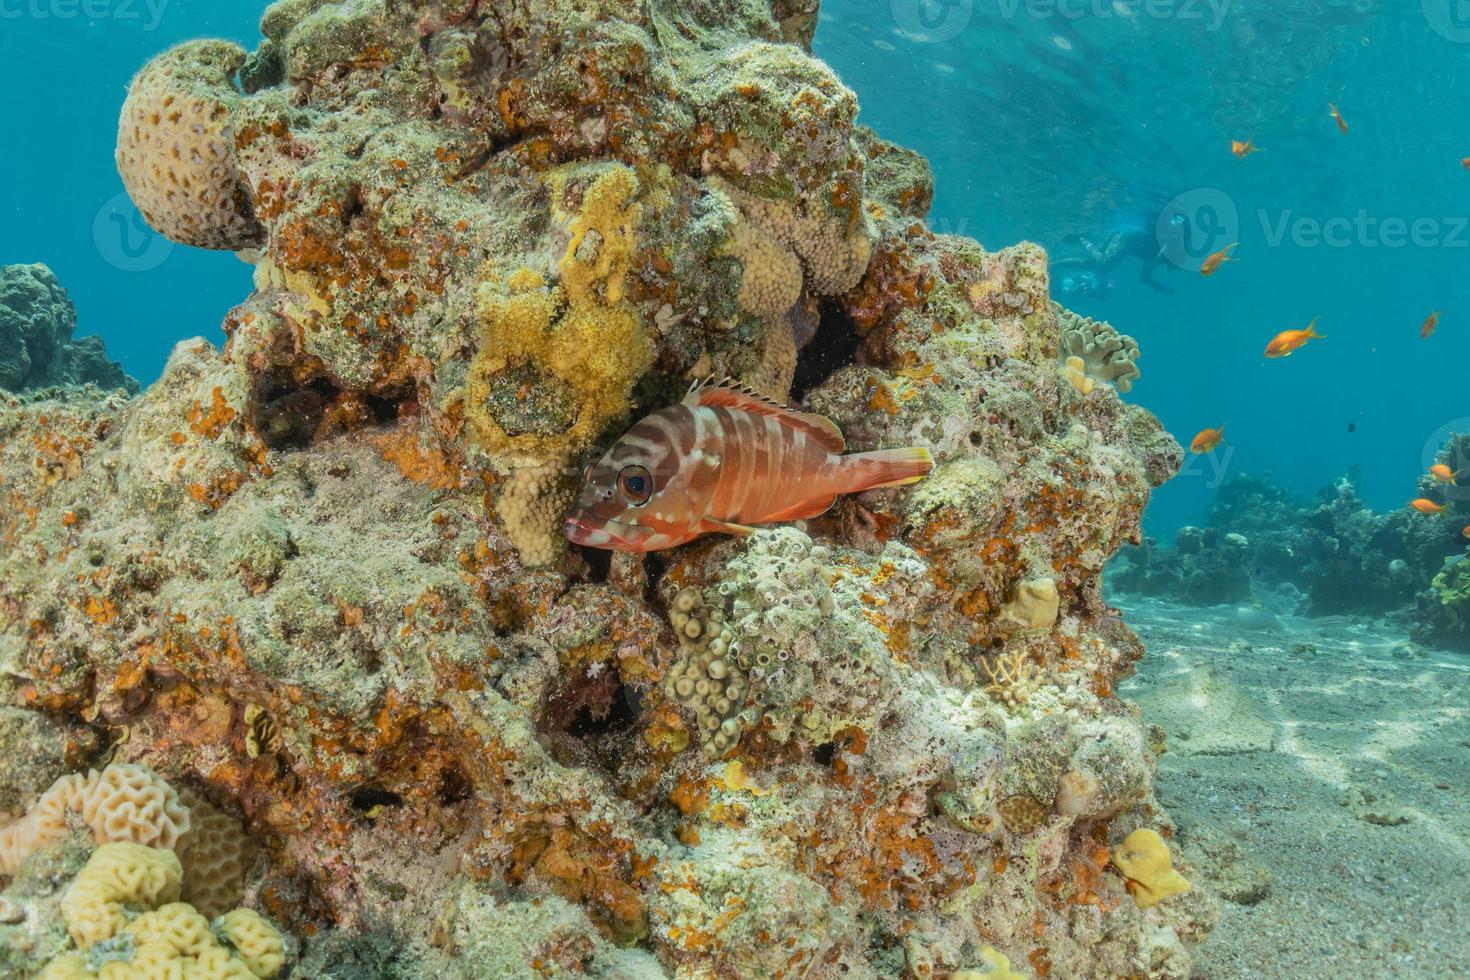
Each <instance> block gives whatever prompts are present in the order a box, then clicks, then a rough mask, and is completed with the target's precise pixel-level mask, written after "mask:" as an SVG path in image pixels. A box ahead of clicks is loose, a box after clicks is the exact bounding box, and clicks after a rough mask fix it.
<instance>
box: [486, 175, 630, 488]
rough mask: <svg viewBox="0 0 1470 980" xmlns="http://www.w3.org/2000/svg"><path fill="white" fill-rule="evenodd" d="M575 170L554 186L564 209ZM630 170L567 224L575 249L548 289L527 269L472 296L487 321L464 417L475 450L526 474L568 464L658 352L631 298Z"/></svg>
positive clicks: (601, 187) (600, 181) (589, 192)
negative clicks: (532, 468)
mask: <svg viewBox="0 0 1470 980" xmlns="http://www.w3.org/2000/svg"><path fill="white" fill-rule="evenodd" d="M573 176H574V174H573V173H572V172H559V173H558V174H557V175H555V176H553V178H552V185H553V190H554V191H555V192H556V193H555V197H556V199H557V200H565V199H566V198H567V196H568V194H569V192H570V181H571V179H572V177H573ZM637 191H638V180H637V177H636V176H635V175H634V173H633V171H632V170H630V169H628V168H627V167H623V166H615V167H612V168H609V169H607V170H605V171H604V172H602V173H601V175H600V176H598V177H597V178H596V179H595V180H593V181H592V183H591V185H590V186H588V187H587V189H586V191H585V192H584V193H583V195H582V199H581V208H580V210H579V211H578V212H577V213H576V214H575V215H573V216H572V217H571V218H570V222H569V230H570V232H571V240H570V242H569V243H568V245H567V251H566V254H565V255H564V256H563V257H562V259H561V262H560V263H559V265H558V270H557V271H558V274H559V276H560V281H559V282H556V283H552V284H547V283H545V282H544V281H543V279H542V277H541V275H540V274H538V273H536V272H535V271H534V270H531V269H529V268H522V269H518V270H516V271H515V272H513V273H511V274H510V275H508V276H505V277H503V278H501V277H493V278H491V279H490V280H489V281H487V282H486V283H485V284H484V285H482V286H481V287H480V291H479V294H478V296H477V300H478V304H479V315H480V320H481V323H482V324H483V331H484V332H483V334H482V336H481V339H480V350H479V353H478V354H477V355H476V357H475V359H474V361H473V362H472V363H471V365H470V372H469V379H468V382H467V384H466V389H465V400H466V405H465V415H466V418H467V419H468V420H469V424H470V428H471V432H472V434H473V436H474V438H475V441H476V442H477V443H478V444H479V446H480V447H481V448H482V449H484V450H485V451H486V452H487V453H489V454H490V455H492V456H499V457H502V458H503V459H504V460H505V461H506V462H510V463H512V464H519V465H530V466H541V465H544V464H547V463H552V462H558V461H562V460H565V459H566V458H567V457H568V456H569V455H571V454H572V453H574V452H576V451H577V450H579V449H582V448H584V447H585V446H587V445H590V444H591V442H592V441H593V439H595V438H596V437H597V435H598V434H599V433H600V432H601V430H602V429H603V427H604V426H606V425H607V424H608V423H609V422H611V421H612V420H613V419H615V418H616V417H618V416H619V415H620V414H622V413H623V412H624V411H626V409H627V407H628V397H629V394H630V392H631V391H632V388H633V384H634V382H635V381H637V380H638V377H639V376H640V375H641V374H642V373H643V372H644V370H646V369H647V367H648V364H649V362H650V361H651V359H652V357H653V353H652V349H651V348H650V346H649V343H648V340H647V338H646V337H645V336H644V334H643V330H642V328H641V327H640V325H639V321H638V317H637V315H636V314H635V312H634V311H633V308H632V306H631V305H630V304H629V303H628V302H627V301H626V300H625V299H624V292H625V290H626V279H627V274H628V270H629V268H630V266H631V264H632V258H633V248H634V245H635V241H636V230H637V221H638V206H637V205H636V204H635V203H633V197H634V195H635V194H636V193H637Z"/></svg>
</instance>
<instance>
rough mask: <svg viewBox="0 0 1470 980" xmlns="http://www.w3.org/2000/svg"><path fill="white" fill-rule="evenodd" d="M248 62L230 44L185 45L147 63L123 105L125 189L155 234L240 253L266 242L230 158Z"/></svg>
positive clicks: (120, 140)
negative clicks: (239, 75)
mask: <svg viewBox="0 0 1470 980" xmlns="http://www.w3.org/2000/svg"><path fill="white" fill-rule="evenodd" d="M245 58H246V55H245V51H244V49H243V48H241V47H240V46H239V45H236V44H232V43H230V42H229V41H189V42H187V43H185V44H181V45H178V46H177V47H175V48H172V49H170V50H169V51H166V52H164V53H163V54H161V55H159V56H158V57H156V58H154V59H153V60H152V61H150V62H148V64H147V65H145V66H144V67H143V70H142V71H140V72H139V73H138V75H137V77H136V78H134V79H133V84H132V87H131V88H130V89H129V90H128V97H127V99H126V100H125V101H124V102H123V108H122V117H121V119H119V121H118V130H117V169H118V173H120V174H121V175H122V180H123V186H124V187H126V188H127V191H128V195H129V196H130V197H131V198H132V199H133V203H134V204H135V205H137V207H138V210H139V211H140V212H142V214H143V217H144V218H146V219H147V220H148V223H149V224H150V225H152V226H153V227H154V229H156V230H157V231H159V232H160V233H162V234H163V235H165V236H166V237H168V238H171V239H173V240H174V241H176V242H180V243H182V244H184V245H196V246H198V247H200V248H213V249H229V250H232V251H237V250H239V249H243V248H249V247H251V246H255V245H260V244H262V243H263V242H264V241H265V229H264V228H262V227H261V225H260V223H259V222H258V221H257V220H256V219H255V212H254V209H253V207H252V205H251V200H250V193H249V191H248V189H247V187H246V185H245V182H244V180H243V179H242V177H241V174H240V171H239V168H238V166H237V163H236V159H235V133H234V125H233V123H232V115H233V113H234V110H235V107H236V106H237V105H239V102H240V93H239V91H238V90H237V89H236V87H235V80H234V78H235V73H236V72H237V71H239V69H240V66H241V65H242V64H244V63H245Z"/></svg>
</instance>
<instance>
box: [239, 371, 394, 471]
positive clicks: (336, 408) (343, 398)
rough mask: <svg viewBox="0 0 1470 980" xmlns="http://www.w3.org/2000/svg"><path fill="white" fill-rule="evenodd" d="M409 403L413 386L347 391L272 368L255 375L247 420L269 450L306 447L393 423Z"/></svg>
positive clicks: (322, 380)
mask: <svg viewBox="0 0 1470 980" xmlns="http://www.w3.org/2000/svg"><path fill="white" fill-rule="evenodd" d="M413 402H414V393H413V389H412V387H405V388H402V389H396V390H393V391H387V392H380V393H376V394H367V393H357V392H349V391H343V390H342V388H341V387H340V386H339V385H337V384H336V383H335V382H334V381H332V379H331V378H328V377H326V376H324V375H317V376H315V377H312V378H308V379H306V380H304V381H302V380H298V379H297V378H295V377H294V376H293V375H292V374H291V373H290V372H289V371H287V370H285V369H276V370H273V371H267V372H265V373H264V374H262V375H261V376H260V377H259V378H258V379H256V382H255V388H254V391H253V392H252V394H251V399H250V403H251V405H252V406H253V411H252V418H251V423H252V425H253V426H254V427H255V431H256V432H258V433H260V438H261V439H262V440H263V441H264V442H265V444H266V446H267V447H269V448H270V449H273V450H276V451H287V450H295V449H306V448H308V447H310V446H311V445H313V444H314V443H316V442H318V441H320V440H321V439H323V438H326V437H327V436H330V435H332V434H334V433H336V432H339V431H343V430H346V429H357V428H362V427H364V426H368V427H375V426H383V425H389V424H392V423H393V422H396V421H397V420H398V418H399V417H400V416H401V415H402V414H404V413H405V411H406V410H411V409H412V406H413Z"/></svg>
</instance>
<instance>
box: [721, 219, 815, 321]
mask: <svg viewBox="0 0 1470 980" xmlns="http://www.w3.org/2000/svg"><path fill="white" fill-rule="evenodd" d="M730 254H732V255H733V256H735V258H737V259H739V260H740V266H741V270H742V271H741V276H740V294H739V296H738V297H737V298H736V299H737V304H738V305H739V307H740V310H741V312H743V313H749V314H751V315H753V316H758V317H761V318H762V319H776V318H777V317H783V316H785V315H786V313H787V312H788V311H789V310H790V309H791V308H792V307H793V306H795V305H796V301H797V300H799V299H800V298H801V283H802V273H801V260H800V259H798V258H797V257H796V253H795V252H793V251H791V249H789V248H786V247H785V246H783V245H781V244H780V243H779V242H777V241H776V240H775V239H773V238H771V236H770V235H767V234H766V233H765V232H763V231H761V230H760V229H759V228H757V227H756V226H755V225H754V224H752V223H751V222H749V221H741V222H738V223H737V224H736V225H735V231H734V234H733V235H732V236H731V243H730Z"/></svg>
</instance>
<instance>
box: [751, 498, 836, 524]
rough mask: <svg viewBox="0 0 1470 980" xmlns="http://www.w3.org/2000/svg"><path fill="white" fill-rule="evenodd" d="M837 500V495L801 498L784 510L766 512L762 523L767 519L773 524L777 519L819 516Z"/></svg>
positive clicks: (797, 519) (791, 519)
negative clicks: (771, 512) (772, 512)
mask: <svg viewBox="0 0 1470 980" xmlns="http://www.w3.org/2000/svg"><path fill="white" fill-rule="evenodd" d="M836 502H837V495H836V494H833V495H832V496H829V497H816V498H813V499H811V500H802V501H798V502H797V503H794V504H792V505H791V506H790V507H787V508H786V509H785V510H778V511H776V513H774V514H767V515H765V516H764V517H762V518H761V521H762V523H765V522H767V521H769V522H770V523H772V524H775V523H777V522H779V521H804V520H806V519H807V518H809V517H821V516H822V515H823V514H825V513H827V511H829V510H831V509H832V505H833V504H835V503H836Z"/></svg>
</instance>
